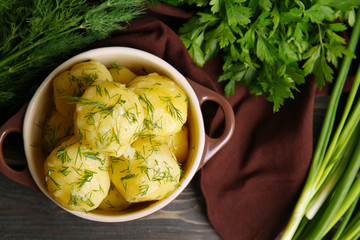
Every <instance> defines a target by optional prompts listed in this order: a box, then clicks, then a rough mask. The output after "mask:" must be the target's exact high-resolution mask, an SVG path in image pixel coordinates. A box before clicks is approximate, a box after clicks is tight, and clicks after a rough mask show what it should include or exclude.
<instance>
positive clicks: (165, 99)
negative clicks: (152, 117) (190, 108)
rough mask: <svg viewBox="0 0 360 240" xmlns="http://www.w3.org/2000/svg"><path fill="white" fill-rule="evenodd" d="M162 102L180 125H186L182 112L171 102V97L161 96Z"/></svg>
mask: <svg viewBox="0 0 360 240" xmlns="http://www.w3.org/2000/svg"><path fill="white" fill-rule="evenodd" d="M159 98H160V100H161V101H162V102H163V103H164V104H165V106H166V110H167V111H168V112H169V113H170V115H171V116H172V117H173V118H175V119H177V120H178V121H179V122H180V123H182V124H184V120H183V118H182V116H181V111H180V110H179V109H178V108H176V107H175V106H174V104H173V102H172V100H171V97H164V96H159Z"/></svg>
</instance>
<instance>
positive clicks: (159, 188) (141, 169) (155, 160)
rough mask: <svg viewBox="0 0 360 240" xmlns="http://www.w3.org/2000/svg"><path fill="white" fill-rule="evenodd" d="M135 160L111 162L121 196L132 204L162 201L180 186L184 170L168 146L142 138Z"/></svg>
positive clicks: (114, 180)
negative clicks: (182, 170)
mask: <svg viewBox="0 0 360 240" xmlns="http://www.w3.org/2000/svg"><path fill="white" fill-rule="evenodd" d="M132 147H133V148H134V149H135V154H134V157H133V158H131V159H127V158H125V157H124V156H122V157H120V158H113V159H112V160H111V162H112V163H111V170H110V176H111V180H112V182H113V184H114V185H115V187H116V188H117V189H118V190H119V191H120V193H121V194H122V196H123V197H124V198H125V199H126V200H127V201H128V202H131V203H135V202H143V201H153V200H159V199H162V198H164V197H166V196H168V195H169V194H171V193H172V192H173V191H174V190H175V189H176V188H177V187H178V186H179V180H180V175H181V169H180V166H179V165H178V162H177V161H176V159H175V156H174V155H173V153H172V152H171V150H170V147H169V146H168V145H167V144H166V143H161V142H158V141H155V140H153V139H151V138H143V137H141V138H139V139H138V140H136V141H135V142H134V143H133V145H132Z"/></svg>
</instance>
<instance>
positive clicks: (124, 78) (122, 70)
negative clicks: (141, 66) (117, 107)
mask: <svg viewBox="0 0 360 240" xmlns="http://www.w3.org/2000/svg"><path fill="white" fill-rule="evenodd" d="M109 72H110V74H111V76H112V78H113V80H114V82H118V83H121V84H128V83H129V82H130V81H131V80H133V79H134V78H135V77H136V76H137V75H136V74H135V73H133V72H132V71H131V70H130V69H128V68H127V67H124V66H118V65H113V67H111V68H109Z"/></svg>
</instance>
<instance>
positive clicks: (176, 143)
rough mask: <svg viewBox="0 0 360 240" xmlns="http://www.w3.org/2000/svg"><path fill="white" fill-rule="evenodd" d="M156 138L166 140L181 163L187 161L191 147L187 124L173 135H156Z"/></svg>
mask: <svg viewBox="0 0 360 240" xmlns="http://www.w3.org/2000/svg"><path fill="white" fill-rule="evenodd" d="M155 139H157V140H159V141H164V142H166V143H167V144H168V145H169V147H170V149H171V151H172V152H173V153H174V155H175V157H176V159H177V161H178V162H179V163H183V162H185V160H186V157H187V155H188V147H189V142H188V128H187V127H186V125H184V126H183V127H182V129H181V130H180V131H179V132H177V133H175V134H173V135H170V136H167V137H156V138H155Z"/></svg>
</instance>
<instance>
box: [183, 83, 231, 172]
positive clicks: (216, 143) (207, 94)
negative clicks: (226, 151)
mask: <svg viewBox="0 0 360 240" xmlns="http://www.w3.org/2000/svg"><path fill="white" fill-rule="evenodd" d="M188 81H189V83H190V85H191V86H192V88H193V89H194V91H195V93H196V95H197V97H198V100H199V103H200V105H202V104H203V103H204V102H206V101H214V102H216V103H217V104H219V106H220V107H221V108H222V110H223V113H224V117H225V128H224V131H223V133H222V135H221V136H220V137H218V138H212V137H210V136H208V135H205V148H204V153H203V156H202V160H201V162H200V165H199V169H200V168H202V167H203V166H204V164H205V163H206V162H207V161H208V160H209V159H210V158H211V157H212V156H214V154H215V153H216V152H218V151H219V150H220V149H221V148H222V147H223V146H224V145H225V144H226V143H227V142H228V141H229V140H230V138H231V136H232V135H233V133H234V129H235V116H234V111H233V109H232V107H231V105H230V103H229V102H228V101H227V99H226V98H224V97H223V96H221V95H220V94H219V93H217V92H215V91H213V90H211V89H208V88H206V87H203V86H201V85H200V84H198V83H196V82H194V81H192V80H190V79H188Z"/></svg>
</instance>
